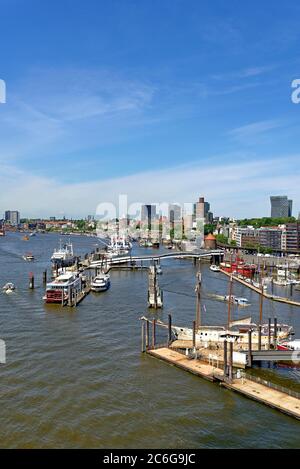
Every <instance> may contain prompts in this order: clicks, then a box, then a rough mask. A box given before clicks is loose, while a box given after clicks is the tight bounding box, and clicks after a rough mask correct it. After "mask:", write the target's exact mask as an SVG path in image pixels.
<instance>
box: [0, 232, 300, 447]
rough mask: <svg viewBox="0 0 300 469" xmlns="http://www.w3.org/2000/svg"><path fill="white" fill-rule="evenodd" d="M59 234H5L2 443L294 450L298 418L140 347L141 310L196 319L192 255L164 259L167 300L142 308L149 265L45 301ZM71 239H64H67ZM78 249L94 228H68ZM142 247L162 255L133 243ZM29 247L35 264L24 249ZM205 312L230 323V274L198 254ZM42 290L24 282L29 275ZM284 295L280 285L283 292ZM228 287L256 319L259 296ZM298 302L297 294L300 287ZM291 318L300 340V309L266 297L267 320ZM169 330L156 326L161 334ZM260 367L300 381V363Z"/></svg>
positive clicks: (0, 274)
mask: <svg viewBox="0 0 300 469" xmlns="http://www.w3.org/2000/svg"><path fill="white" fill-rule="evenodd" d="M59 238H60V237H59V235H57V234H37V236H34V237H31V238H30V239H29V241H23V240H22V235H21V234H20V233H8V234H7V236H5V237H2V238H0V266H1V268H0V286H1V287H2V285H4V284H5V283H6V282H13V283H14V284H15V285H16V291H15V292H14V293H12V294H10V295H7V294H5V293H3V292H2V290H1V293H0V338H1V339H3V340H4V341H5V343H6V364H1V365H0V377H1V379H0V396H1V409H0V414H1V427H0V441H1V447H2V448H13V447H18V448H38V447H42V448H76V447H78V448H296V447H299V443H300V432H299V422H298V421H296V420H294V419H292V418H291V417H288V416H286V415H283V414H280V413H279V412H278V411H276V410H272V409H271V408H268V407H265V406H263V405H262V404H259V403H256V402H254V401H251V400H248V399H246V398H244V397H242V396H240V395H237V394H235V393H233V392H231V391H229V390H225V389H223V388H221V387H219V386H218V385H216V384H213V383H209V382H206V381H204V380H202V379H200V378H198V377H195V376H193V375H190V374H188V373H186V372H184V371H182V370H179V369H177V368H175V367H173V366H170V365H168V364H166V363H163V362H160V361H159V360H156V359H154V358H151V357H150V356H148V355H145V354H141V353H140V346H141V323H140V321H139V318H140V317H141V316H143V315H147V316H148V317H157V318H159V319H161V320H163V321H166V320H167V315H168V313H171V314H172V317H173V323H175V324H178V325H183V326H189V327H191V326H192V321H193V319H194V317H195V292H194V287H195V273H196V267H195V266H194V265H193V263H192V261H190V260H175V259H168V260H163V261H162V262H161V266H162V270H163V275H161V276H159V279H158V280H159V284H160V286H161V288H162V289H163V291H164V309H163V310H162V311H159V312H150V311H149V310H148V309H147V281H148V278H147V272H146V271H141V270H137V271H118V270H113V271H112V272H111V288H110V289H109V290H108V291H107V292H103V293H98V294H97V293H92V292H91V293H90V294H89V295H88V296H87V297H86V298H85V299H84V300H83V301H82V302H81V303H80V304H79V305H78V306H77V307H76V308H75V307H73V308H69V307H65V308H62V307H61V306H54V305H45V304H44V302H43V300H42V296H43V294H44V286H43V284H42V273H43V271H44V270H45V269H46V268H47V269H48V278H49V274H50V257H51V254H52V252H53V249H54V248H55V247H57V246H58V244H59ZM63 238H64V239H68V238H67V237H63ZM71 240H72V242H73V248H74V251H75V253H76V254H77V255H84V254H85V253H87V252H90V251H92V250H94V249H95V248H96V243H97V238H93V237H84V236H73V237H72V238H71ZM134 250H135V252H140V253H142V254H146V253H147V254H148V253H151V252H155V253H157V250H155V251H152V249H151V248H139V247H134ZM27 251H31V252H32V253H33V254H34V256H35V261H34V262H26V261H24V260H23V258H22V256H23V255H24V253H25V252H27ZM201 269H202V273H203V284H202V306H203V307H202V320H203V323H205V324H220V325H223V324H225V323H226V320H227V304H226V303H225V302H224V301H220V300H219V301H218V300H217V299H216V298H214V295H225V294H227V293H228V278H227V277H226V276H225V275H223V274H222V273H217V272H212V271H210V270H209V268H208V264H205V263H202V267H201ZM30 272H33V273H34V275H35V287H36V288H35V289H34V290H29V288H28V284H29V274H30ZM277 293H278V294H280V293H281V295H282V296H285V294H286V293H285V292H284V289H282V290H281V291H280V290H278V291H277ZM233 294H235V295H236V296H243V297H246V298H248V299H249V301H250V303H251V306H249V307H247V308H244V309H238V308H237V307H234V308H233V315H234V319H238V317H242V316H243V317H244V316H247V315H251V316H252V319H253V320H254V321H257V320H258V315H259V298H258V295H257V294H256V293H255V292H253V291H251V290H250V289H247V288H246V287H244V286H243V285H241V284H237V283H236V282H235V283H234V291H233ZM294 298H295V299H297V300H298V301H300V292H299V291H298V292H294ZM275 316H276V317H277V318H278V321H279V322H285V323H288V324H291V325H293V327H294V330H295V337H297V338H300V308H297V307H293V306H289V305H286V304H281V303H275V302H271V301H269V300H265V301H264V319H265V321H266V322H267V319H268V317H272V318H273V317H275ZM163 334H165V331H161V332H159V339H160V338H161V339H162V340H163V337H165V335H163ZM252 372H253V373H255V374H257V375H259V376H262V377H264V378H265V379H269V380H271V381H273V382H275V383H279V384H282V385H284V386H287V387H291V388H293V389H295V390H297V391H300V368H289V367H283V366H279V365H277V366H275V365H269V366H267V365H266V364H265V365H263V366H261V367H257V368H256V369H254V370H252Z"/></svg>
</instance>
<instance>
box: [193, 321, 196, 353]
mask: <svg viewBox="0 0 300 469" xmlns="http://www.w3.org/2000/svg"><path fill="white" fill-rule="evenodd" d="M193 347H194V348H195V347H196V321H193Z"/></svg>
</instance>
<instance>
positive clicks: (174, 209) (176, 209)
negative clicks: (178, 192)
mask: <svg viewBox="0 0 300 469" xmlns="http://www.w3.org/2000/svg"><path fill="white" fill-rule="evenodd" d="M181 218H182V210H181V207H180V205H176V204H170V205H169V220H170V222H171V223H174V222H181Z"/></svg>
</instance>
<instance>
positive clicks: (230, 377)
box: [229, 341, 233, 381]
mask: <svg viewBox="0 0 300 469" xmlns="http://www.w3.org/2000/svg"><path fill="white" fill-rule="evenodd" d="M232 378H233V342H232V341H230V342H229V379H230V381H232Z"/></svg>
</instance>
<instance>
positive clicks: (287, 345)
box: [277, 339, 300, 350]
mask: <svg viewBox="0 0 300 469" xmlns="http://www.w3.org/2000/svg"><path fill="white" fill-rule="evenodd" d="M277 349H278V350H300V339H295V340H285V341H284V342H280V343H279V344H278V345H277Z"/></svg>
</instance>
